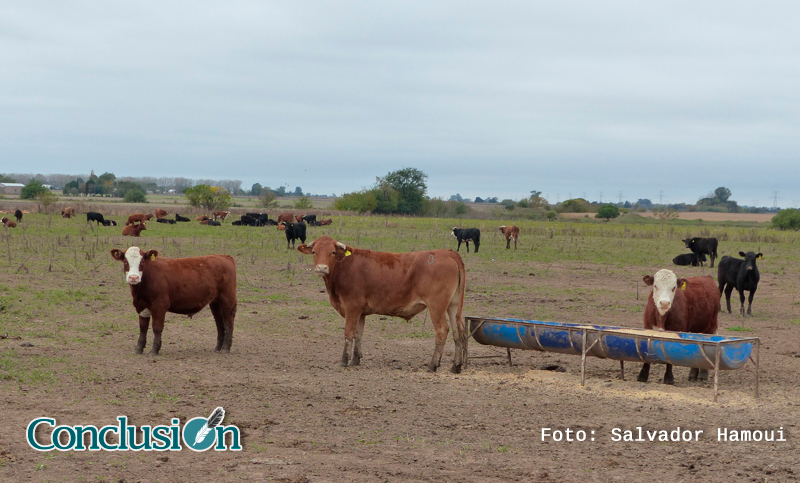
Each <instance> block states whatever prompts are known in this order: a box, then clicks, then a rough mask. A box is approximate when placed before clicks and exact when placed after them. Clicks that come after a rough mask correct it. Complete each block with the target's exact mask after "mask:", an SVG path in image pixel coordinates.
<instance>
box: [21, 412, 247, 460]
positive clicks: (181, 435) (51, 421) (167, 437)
mask: <svg viewBox="0 0 800 483" xmlns="http://www.w3.org/2000/svg"><path fill="white" fill-rule="evenodd" d="M224 417H225V410H224V409H222V408H221V407H219V408H217V409H215V410H214V411H213V412H212V413H211V415H210V416H209V417H208V418H199V417H198V418H192V419H190V420H189V421H188V422H187V423H186V424H185V425H184V426H183V431H181V427H180V420H179V419H178V418H172V424H171V425H170V426H163V425H162V426H155V427H151V426H148V425H145V426H142V427H140V428H138V427H136V426H129V425H128V417H127V416H117V421H118V422H119V424H117V425H116V426H112V425H108V426H103V427H102V428H99V429H98V428H97V427H96V426H93V425H87V426H65V425H61V426H56V420H55V418H37V419H34V420H33V421H31V422H30V423H28V429H27V431H26V432H25V439H26V440H27V441H28V445H30V447H31V448H33V449H35V450H36V451H53V450H57V451H86V450H89V451H101V450H102V451H180V450H182V449H183V446H182V445H181V440H182V441H183V444H184V445H186V447H187V448H189V449H190V450H192V451H206V450H208V449H210V448H211V447H212V446H213V447H214V450H215V451H241V450H242V445H241V443H240V433H239V428H237V427H236V426H235V425H230V426H223V425H222V424H221V423H222V419H223V418H224ZM40 425H46V426H50V427H51V428H53V427H54V428H53V431H52V432H51V433H50V436H49V441H39V440H37V439H36V429H37V428H38V427H39V426H40ZM109 433H113V434H114V435H116V437H115V438H114V439H115V440H116V442H109ZM137 433H138V434H140V435H141V436H140V438H139V441H138V442H137V438H136V436H137ZM228 433H230V435H231V436H230V441H231V443H230V445H226V444H225V435H226V434H228Z"/></svg>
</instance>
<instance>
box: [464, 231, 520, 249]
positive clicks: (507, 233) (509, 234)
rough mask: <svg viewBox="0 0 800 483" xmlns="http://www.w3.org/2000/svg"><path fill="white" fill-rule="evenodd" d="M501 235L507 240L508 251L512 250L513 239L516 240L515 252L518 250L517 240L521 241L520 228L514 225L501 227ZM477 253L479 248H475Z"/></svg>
mask: <svg viewBox="0 0 800 483" xmlns="http://www.w3.org/2000/svg"><path fill="white" fill-rule="evenodd" d="M500 233H502V234H503V236H504V237H505V239H506V250H508V249H509V248H511V239H512V238H513V239H514V250H516V249H517V239H519V227H517V226H514V225H508V226H506V225H503V226H501V227H500ZM475 251H476V252H477V251H478V249H477V247H476V248H475Z"/></svg>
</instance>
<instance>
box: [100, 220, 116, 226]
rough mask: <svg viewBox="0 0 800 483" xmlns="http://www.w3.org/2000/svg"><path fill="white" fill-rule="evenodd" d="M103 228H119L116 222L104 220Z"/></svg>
mask: <svg viewBox="0 0 800 483" xmlns="http://www.w3.org/2000/svg"><path fill="white" fill-rule="evenodd" d="M103 226H117V222H116V221H114V220H103Z"/></svg>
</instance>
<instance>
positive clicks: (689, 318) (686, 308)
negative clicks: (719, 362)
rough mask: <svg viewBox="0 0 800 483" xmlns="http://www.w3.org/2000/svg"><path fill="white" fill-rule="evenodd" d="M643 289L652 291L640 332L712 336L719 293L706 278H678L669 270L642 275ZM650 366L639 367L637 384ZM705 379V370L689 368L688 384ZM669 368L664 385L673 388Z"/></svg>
mask: <svg viewBox="0 0 800 483" xmlns="http://www.w3.org/2000/svg"><path fill="white" fill-rule="evenodd" d="M642 280H644V283H645V285H647V286H651V287H653V290H652V291H651V292H650V296H649V297H648V298H647V306H645V309H644V328H645V329H656V330H669V331H675V332H694V333H696V334H716V333H717V317H718V315H719V291H718V290H717V285H716V284H715V283H714V279H713V278H711V277H709V276H702V277H688V278H678V277H677V276H676V275H675V273H674V272H673V271H672V270H666V269H664V270H659V271H658V272H656V274H655V276H651V275H645V276H644V278H643V279H642ZM649 375H650V364H649V363H645V364H643V365H642V370H641V371H640V372H639V377H638V379H637V380H638V381H639V382H647V379H648V377H649ZM698 378H699V379H700V380H701V381H705V380H707V379H708V370H707V369H698V368H696V367H693V368H692V369H691V371H689V380H690V381H696V380H698ZM674 383H675V378H674V376H673V375H672V364H667V369H666V371H665V373H664V384H674Z"/></svg>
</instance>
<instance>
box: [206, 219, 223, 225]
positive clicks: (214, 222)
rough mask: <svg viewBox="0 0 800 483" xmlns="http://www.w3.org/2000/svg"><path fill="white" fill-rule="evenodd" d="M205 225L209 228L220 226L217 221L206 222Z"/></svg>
mask: <svg viewBox="0 0 800 483" xmlns="http://www.w3.org/2000/svg"><path fill="white" fill-rule="evenodd" d="M206 225H209V226H222V223H220V222H218V221H217V220H208V223H206Z"/></svg>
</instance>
